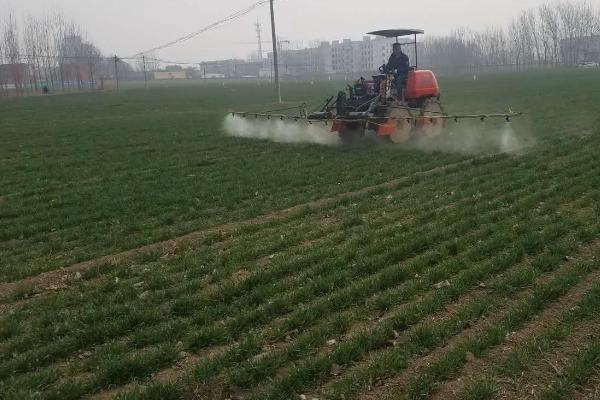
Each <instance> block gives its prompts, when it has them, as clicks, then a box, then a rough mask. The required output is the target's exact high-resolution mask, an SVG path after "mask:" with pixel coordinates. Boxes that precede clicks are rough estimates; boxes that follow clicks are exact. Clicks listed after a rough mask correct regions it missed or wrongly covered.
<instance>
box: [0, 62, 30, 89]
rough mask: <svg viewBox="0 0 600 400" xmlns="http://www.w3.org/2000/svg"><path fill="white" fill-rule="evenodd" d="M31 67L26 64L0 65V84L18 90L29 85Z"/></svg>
mask: <svg viewBox="0 0 600 400" xmlns="http://www.w3.org/2000/svg"><path fill="white" fill-rule="evenodd" d="M30 71H31V67H30V66H29V65H28V64H23V63H19V64H0V84H1V85H7V86H10V87H16V88H20V87H22V86H25V85H27V84H28V83H29V78H30Z"/></svg>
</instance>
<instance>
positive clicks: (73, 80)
mask: <svg viewBox="0 0 600 400" xmlns="http://www.w3.org/2000/svg"><path fill="white" fill-rule="evenodd" d="M86 37H87V34H86V32H85V31H84V30H83V29H82V28H81V26H80V25H79V24H78V23H77V22H75V21H74V20H70V19H68V18H66V17H65V15H64V14H63V13H62V12H60V11H55V12H52V13H44V14H39V15H36V14H28V15H27V16H26V17H25V18H23V19H22V20H20V21H18V20H17V18H16V17H15V15H14V13H12V12H10V11H9V12H8V15H7V16H5V17H4V19H1V18H0V90H2V91H3V92H4V93H8V92H9V91H10V90H13V91H14V90H16V91H17V92H28V91H55V90H71V89H88V88H90V89H93V88H97V87H99V86H100V85H101V84H102V83H103V82H104V80H105V79H112V75H113V74H114V62H113V61H112V60H111V59H109V58H105V57H104V56H103V55H102V53H101V51H100V50H99V49H98V47H96V46H95V45H94V44H93V43H91V42H90V41H88V40H87V39H86ZM119 64H120V65H119V67H120V68H121V70H122V73H123V74H125V73H127V71H130V70H131V67H130V66H129V65H128V64H126V63H123V62H119Z"/></svg>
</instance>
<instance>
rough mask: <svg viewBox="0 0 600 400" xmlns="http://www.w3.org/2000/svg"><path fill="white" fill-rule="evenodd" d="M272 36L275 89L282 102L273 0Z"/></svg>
mask: <svg viewBox="0 0 600 400" xmlns="http://www.w3.org/2000/svg"><path fill="white" fill-rule="evenodd" d="M271 36H273V66H274V68H275V89H276V91H277V101H279V103H281V83H280V82H279V64H278V63H279V57H277V34H276V33H275V10H274V7H273V0H271Z"/></svg>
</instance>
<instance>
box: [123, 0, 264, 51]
mask: <svg viewBox="0 0 600 400" xmlns="http://www.w3.org/2000/svg"><path fill="white" fill-rule="evenodd" d="M267 3H269V0H260V1H257V2H256V3H254V4H252V5H250V6H248V7H246V8H244V9H242V10H239V11H236V12H234V13H233V14H231V15H229V16H227V17H225V18H223V19H221V20H219V21H217V22H214V23H212V24H210V25H208V26H205V27H204V28H201V29H199V30H197V31H195V32H192V33H190V34H188V35H185V36H182V37H180V38H178V39H175V40H173V41H171V42H169V43H165V44H163V45H161V46H157V47H154V48H152V49H149V50H146V51H141V52H139V53H136V54H135V55H133V56H132V57H130V58H134V57H137V56H141V55H143V54H147V53H152V52H154V51H158V50H162V49H166V48H167V47H171V46H174V45H176V44H179V43H183V42H187V41H188V40H190V39H193V38H195V37H196V36H199V35H201V34H202V33H205V32H207V31H210V30H212V29H215V28H217V27H218V26H220V25H223V24H225V23H228V22H232V21H235V20H236V19H239V18H241V17H243V16H245V15H247V14H249V13H250V12H252V11H254V10H255V9H257V8H259V7H260V6H262V5H264V4H267Z"/></svg>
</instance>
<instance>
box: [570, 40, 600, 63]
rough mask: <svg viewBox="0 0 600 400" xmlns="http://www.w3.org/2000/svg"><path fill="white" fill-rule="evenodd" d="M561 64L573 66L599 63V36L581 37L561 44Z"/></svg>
mask: <svg viewBox="0 0 600 400" xmlns="http://www.w3.org/2000/svg"><path fill="white" fill-rule="evenodd" d="M561 51H562V55H563V60H564V61H563V62H564V64H566V65H569V66H575V65H578V64H581V63H585V62H600V36H598V35H595V36H582V37H577V38H572V39H564V40H563V41H562V42H561Z"/></svg>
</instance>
